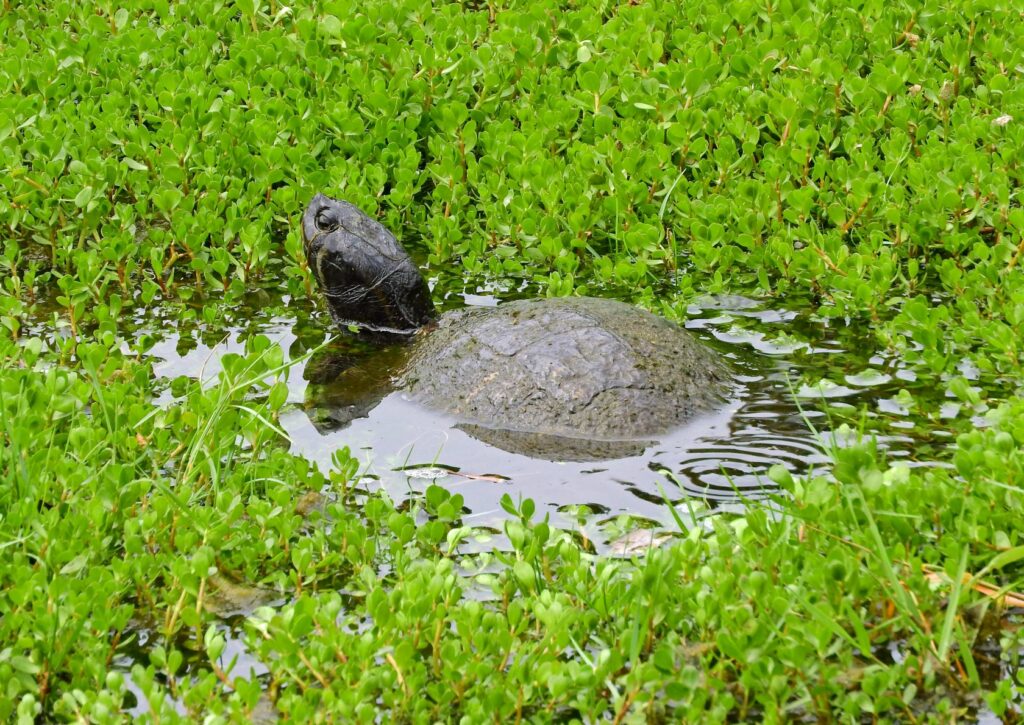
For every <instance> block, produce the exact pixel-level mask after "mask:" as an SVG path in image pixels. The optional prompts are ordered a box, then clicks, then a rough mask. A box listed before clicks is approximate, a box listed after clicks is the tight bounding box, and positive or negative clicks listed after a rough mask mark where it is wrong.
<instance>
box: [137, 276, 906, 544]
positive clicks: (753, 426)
mask: <svg viewBox="0 0 1024 725" xmlns="http://www.w3.org/2000/svg"><path fill="white" fill-rule="evenodd" d="M466 297H468V299H465V298H463V299H462V300H460V301H461V302H462V303H466V304H477V305H480V304H483V305H491V304H495V303H496V300H495V299H494V298H493V297H488V296H480V295H468V296H466ZM450 306H452V305H451V302H449V307H450ZM237 317H238V318H241V317H244V318H245V319H244V323H243V322H239V321H237V319H236V320H227V321H226V322H225V324H223V325H221V326H220V327H219V328H218V327H215V326H186V327H182V328H179V329H178V330H173V329H169V330H167V332H166V333H165V334H163V335H160V336H159V337H160V339H159V340H158V341H157V342H156V343H155V344H154V345H153V346H152V348H151V349H150V350H149V353H148V354H149V355H150V356H152V358H153V359H154V360H155V367H154V370H155V372H156V374H157V375H159V376H160V377H162V378H164V379H166V380H168V381H169V380H171V379H173V378H176V377H178V376H181V375H185V376H189V377H194V378H202V379H204V380H211V379H215V377H216V375H217V372H218V371H219V369H220V365H219V360H220V358H221V357H222V356H223V355H225V354H226V353H229V352H242V351H243V350H244V347H245V340H246V338H247V337H248V336H250V335H252V334H263V335H266V336H268V337H269V338H270V339H271V340H272V341H275V342H276V343H277V344H279V345H280V346H281V347H282V349H283V350H284V351H285V353H286V356H287V357H288V358H289V359H292V360H296V359H297V360H298V362H297V363H296V365H295V366H294V367H293V368H292V369H291V371H290V374H289V378H288V388H289V398H288V405H287V406H286V408H285V410H284V412H282V414H281V418H280V425H281V427H282V429H283V430H284V431H285V432H286V433H287V434H288V436H289V439H290V441H291V450H292V452H293V453H295V454H297V455H301V456H304V457H306V458H308V459H310V460H312V461H315V462H316V463H317V464H319V465H320V466H321V467H322V468H323V469H324V470H325V471H326V470H328V469H329V468H330V467H331V465H332V464H331V461H332V457H333V455H334V454H335V452H336V451H338V450H339V449H341V448H342V447H345V446H347V447H348V448H349V449H350V451H351V452H352V454H353V455H354V456H355V457H356V458H357V459H358V460H359V461H360V462H361V469H360V470H361V476H362V483H363V486H364V487H366V488H368V489H372V488H376V487H383V488H385V489H386V490H387V491H388V492H389V494H390V495H391V496H392V497H393V498H396V499H399V500H401V499H402V498H403V497H406V496H409V495H416V494H417V493H418V492H420V491H422V490H423V489H424V488H426V487H427V486H429V485H430V484H431V483H434V482H436V483H439V484H441V485H444V486H446V487H448V488H452V489H456V490H457V491H458V492H459V493H460V494H462V496H463V497H464V499H465V504H466V508H467V509H468V511H467V516H466V523H467V524H472V525H479V526H493V527H495V528H500V520H501V519H503V518H504V517H505V515H506V514H505V513H504V511H503V510H502V509H501V507H500V505H499V500H500V499H501V497H502V496H503V495H504V494H506V493H508V494H511V495H512V497H513V498H520V497H521V498H532V499H534V501H535V503H536V504H537V509H538V511H539V512H541V513H542V514H543V513H548V514H550V515H551V517H552V520H553V523H555V524H556V525H563V526H575V525H578V523H579V515H580V512H581V511H582V512H584V513H588V514H589V515H592V516H596V517H597V518H598V520H601V519H604V520H611V519H614V518H615V517H618V516H622V515H626V516H629V517H631V519H632V520H633V522H634V523H635V524H636V525H639V526H645V527H659V526H667V527H672V528H674V527H675V524H674V523H673V520H672V516H671V513H670V512H669V510H668V508H667V506H666V504H665V498H666V497H667V498H668V499H669V500H671V501H672V502H673V503H675V504H678V505H679V507H680V509H685V510H687V511H689V510H690V509H691V508H692V507H693V504H694V503H695V502H697V503H698V504H699V505H698V507H697V508H698V509H699V510H702V511H714V510H721V509H722V508H723V507H724V508H727V509H728V508H730V507H732V508H735V507H737V506H742V505H743V502H744V500H757V499H761V498H764V497H765V496H766V495H767V494H768V493H770V492H771V491H772V490H773V489H772V484H771V482H770V481H769V480H768V478H767V475H766V474H767V471H768V469H769V468H770V467H771V466H773V465H775V464H781V465H784V466H785V467H786V468H788V469H789V470H790V471H792V472H793V473H794V474H799V473H806V472H808V471H813V470H815V469H816V467H818V466H820V465H823V464H825V463H826V462H827V460H828V459H827V456H826V454H825V450H824V447H825V446H827V445H831V444H833V443H838V444H841V443H842V442H843V440H842V436H837V435H835V431H833V430H832V423H833V421H832V420H830V417H829V416H828V415H826V412H825V410H824V409H823V408H824V406H823V403H829V404H830V405H833V406H834V405H836V404H838V405H842V406H846V407H851V406H852V407H857V408H859V407H861V406H865V407H866V408H867V409H869V410H873V411H876V412H877V414H879V415H886V416H889V417H893V418H898V417H899V416H898V415H896V414H895V413H893V411H894V409H895V407H896V406H895V405H894V404H892V403H890V402H888V397H890V396H892V395H894V394H895V390H893V383H894V382H895V383H897V385H896V388H898V387H900V386H903V385H907V384H908V381H901V380H900V371H899V370H898V369H896V370H894V369H892V365H890V364H889V363H888V362H887V361H886V360H883V359H876V360H871V359H868V360H857V357H858V356H857V354H856V353H854V352H851V351H850V350H848V349H847V348H846V345H850V344H855V343H856V340H855V339H853V338H854V337H855V333H856V330H854V329H852V328H851V327H850V326H849V325H845V324H843V325H842V329H838V328H837V327H836V326H835V324H834V323H830V322H829V321H828V320H826V319H825V318H817V317H816V316H814V315H812V314H804V313H797V312H795V311H791V310H780V309H774V308H772V307H770V306H768V305H765V304H763V303H761V302H758V301H755V300H751V299H748V298H743V297H735V296H729V297H718V298H713V297H708V298H704V299H701V300H698V301H696V302H695V303H694V304H693V305H691V306H690V308H689V310H688V321H687V322H686V327H687V328H689V329H690V331H691V333H692V334H694V335H695V336H696V337H698V338H699V339H701V340H702V341H703V342H704V343H705V344H707V345H709V346H711V347H713V348H715V349H716V350H717V351H719V352H720V353H721V355H722V356H723V357H724V358H725V359H726V360H727V361H728V364H729V366H730V367H731V369H732V371H733V372H734V374H735V384H734V385H733V387H732V390H731V393H730V395H729V397H728V400H727V401H726V402H725V403H724V404H723V405H722V406H721V407H720V408H718V409H716V410H712V411H709V412H707V413H706V414H703V415H701V416H699V417H697V418H695V419H693V420H692V421H690V422H688V423H687V424H686V425H684V426H682V427H680V428H678V429H677V430H675V431H672V432H671V433H669V434H667V435H664V436H662V437H661V438H660V440H658V441H657V442H655V444H654V445H651V446H648V447H647V448H646V449H644V450H642V451H635V452H633V453H635V455H628V456H625V457H622V458H614V459H606V460H591V461H557V460H556V461H552V460H545V459H542V458H536V457H530V456H527V455H522V454H518V453H511V452H508V451H505V450H501V449H499V448H496V447H493V446H490V445H488V444H487V443H484V442H482V441H481V440H478V439H477V438H475V437H473V436H471V435H470V434H469V433H467V432H466V431H464V430H463V429H461V428H459V427H456V421H454V420H453V419H451V418H449V417H447V416H445V415H443V414H439V413H437V412H434V411H431V410H427V409H426V408H423V407H422V406H419V405H417V404H416V403H413V402H411V401H409V400H407V399H406V397H405V396H404V394H403V393H402V392H399V391H390V392H388V391H386V390H385V391H381V392H380V394H379V395H378V394H375V393H371V394H369V395H368V396H367V397H368V398H369V402H366V401H363V400H362V399H361V397H360V396H359V395H355V396H353V395H352V393H353V391H352V390H351V389H349V390H345V389H341V390H339V389H338V386H337V385H333V386H332V385H331V384H330V383H323V382H320V381H318V382H317V383H316V384H312V383H310V381H309V380H308V378H311V377H312V378H314V379H316V378H317V376H318V375H319V376H321V377H322V375H323V373H322V372H314V368H316V366H317V364H318V357H316V356H314V358H313V359H312V361H310V360H308V359H305V353H306V352H307V351H308V350H310V349H311V348H313V347H316V346H318V345H320V344H321V343H322V342H323V341H324V340H325V339H326V338H327V337H328V336H330V335H332V334H334V330H333V329H332V325H331V323H330V320H329V318H328V317H327V315H326V314H323V313H318V312H316V311H314V310H312V309H310V308H309V306H308V305H305V304H290V305H289V304H284V305H281V306H276V307H274V306H263V307H259V306H255V305H254V306H252V307H247V309H246V310H245V311H241V310H240V311H239V314H238V315H237ZM864 332H865V334H866V332H867V331H864ZM146 333H147V334H151V335H152V334H156V331H155V330H153V329H152V328H151V329H149V330H147V331H146ZM844 338H845V339H844ZM367 348H368V345H367V344H366V343H365V342H362V341H359V340H358V339H356V338H354V337H353V336H352V335H350V334H348V333H342V334H341V335H340V336H338V337H337V338H336V339H335V340H334V341H333V342H332V343H331V345H330V353H329V354H330V355H334V356H343V357H344V356H355V357H363V359H364V360H369V361H370V365H371V366H372V365H373V364H374V358H373V354H374V353H373V352H372V351H371V350H369V349H367ZM383 354H384V355H385V356H386V355H387V354H388V353H387V352H385V353H383ZM322 357H323V355H321V356H320V358H322ZM823 357H834V358H837V359H841V362H842V367H843V368H844V369H847V370H849V373H847V374H846V376H845V379H844V380H843V381H841V382H842V383H843V384H842V385H835V384H830V385H824V386H821V387H809V386H806V385H804V386H803V387H801V385H800V379H801V372H802V370H803V369H805V368H807V367H808V366H809V365H812V364H817V363H816V361H819V360H821V358H823ZM381 364H382V365H383V364H385V363H383V362H382V363H381ZM357 384H358V381H357ZM346 387H348V388H351V387H352V385H351V384H348V383H346ZM356 392H362V391H356ZM353 397H354V398H357V399H358V400H357V403H358V405H356V406H355V407H357V408H359V410H357V411H356V413H355V414H353V413H352V411H351V407H352V406H351V405H346V404H348V403H351V402H352V399H353ZM171 400H172V396H171V393H170V386H167V388H166V389H165V392H164V394H163V395H162V396H161V398H160V400H159V401H158V402H162V403H165V404H166V403H168V402H170V401H171ZM339 401H340V402H339ZM350 418H351V420H349V419H350ZM912 443H913V438H912V437H909V436H906V435H902V434H900V431H899V428H892V429H891V430H889V431H888V432H886V433H885V434H884V435H883V444H884V445H886V446H888V447H889V448H890V450H891V453H892V454H893V455H895V456H901V457H903V458H906V459H908V461H909V460H910V459H911V457H912V455H913V447H912V445H911V444H912ZM684 501H686V504H685V505H683V504H684ZM600 540H601V537H598V538H597V541H598V542H600ZM605 543H607V542H605Z"/></svg>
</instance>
